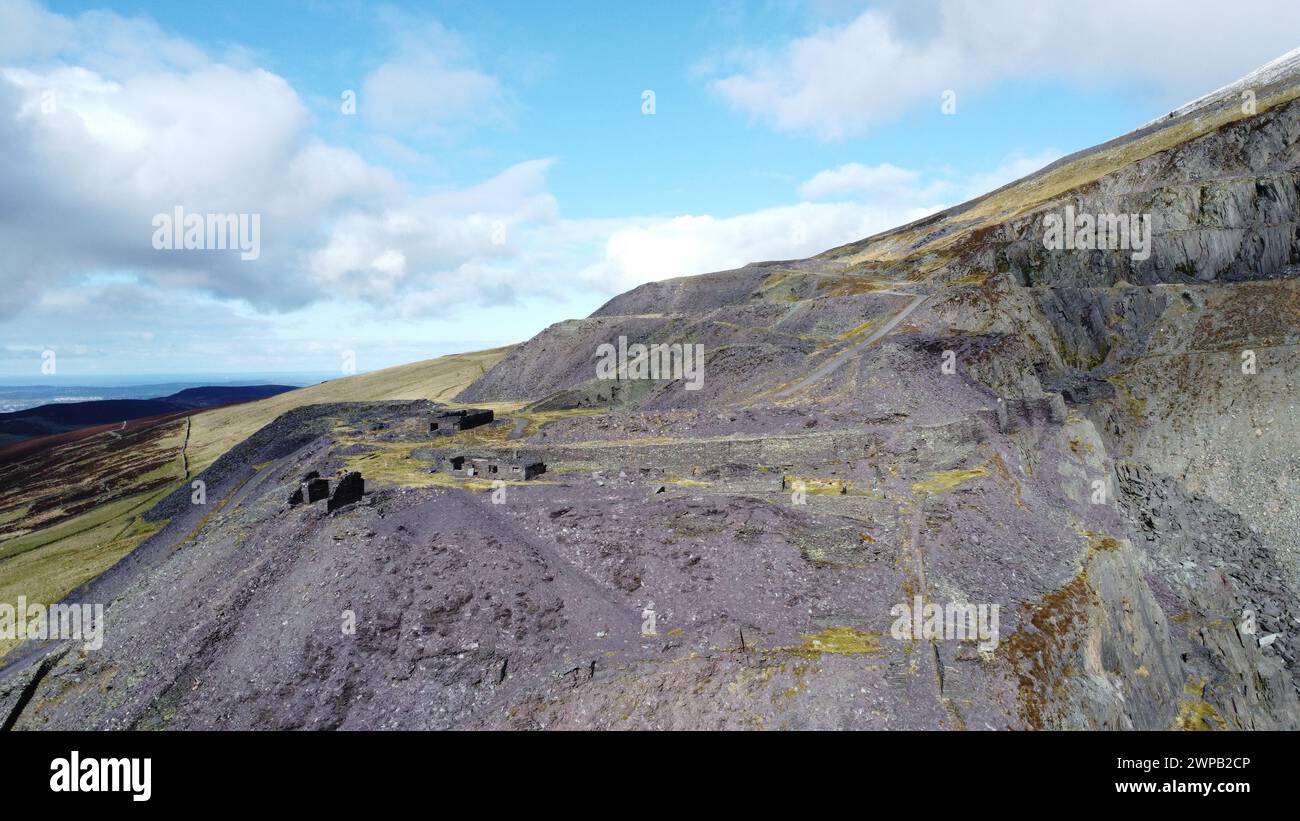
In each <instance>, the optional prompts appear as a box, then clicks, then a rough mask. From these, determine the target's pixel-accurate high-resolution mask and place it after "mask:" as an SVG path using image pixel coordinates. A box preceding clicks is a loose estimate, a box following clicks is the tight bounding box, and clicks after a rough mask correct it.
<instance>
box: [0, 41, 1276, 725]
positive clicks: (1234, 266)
mask: <svg viewBox="0 0 1300 821" xmlns="http://www.w3.org/2000/svg"><path fill="white" fill-rule="evenodd" d="M1254 77H1255V79H1254V81H1252V83H1247V85H1249V86H1250V88H1251V90H1253V91H1255V92H1256V94H1255V97H1256V108H1255V109H1254V111H1253V112H1252V111H1249V110H1247V109H1243V108H1242V107H1241V106H1240V104H1239V101H1238V99H1237V98H1236V96H1235V91H1236V90H1239V89H1234V90H1233V91H1234V93H1224V94H1218V95H1211V96H1210V97H1208V98H1206V99H1205V100H1202V101H1200V102H1199V103H1197V104H1196V105H1193V106H1191V107H1189V108H1186V109H1184V110H1180V112H1175V114H1174V116H1171V117H1167V118H1164V119H1162V120H1160V121H1157V122H1156V123H1152V124H1149V125H1148V126H1145V127H1143V128H1141V129H1139V130H1138V131H1135V132H1133V133H1132V134H1129V135H1125V136H1123V137H1120V138H1117V139H1116V140H1112V141H1110V142H1108V143H1106V144H1103V145H1101V146H1098V147H1097V148H1095V149H1091V150H1088V151H1083V152H1079V153H1078V154H1075V155H1073V156H1071V157H1067V158H1065V159H1063V160H1061V161H1059V162H1057V163H1054V164H1053V165H1051V166H1049V167H1048V168H1046V169H1044V170H1042V171H1040V172H1038V173H1036V174H1033V175H1030V176H1029V177H1026V178H1025V179H1023V180H1019V181H1017V182H1015V183H1012V184H1010V185H1008V186H1006V187H1004V188H1001V189H999V190H997V191H995V192H992V193H990V194H988V195H986V196H984V197H980V198H978V199H976V200H973V201H971V202H970V203H965V204H963V205H961V206H958V207H956V208H953V209H949V210H948V211H946V212H943V213H941V214H937V215H934V216H932V217H928V218H926V219H925V220H921V221H918V222H915V223H912V224H909V225H906V226H902V227H901V228H898V229H895V230H894V231H889V232H884V233H882V234H879V235H876V236H874V237H869V238H867V239H865V240H862V241H859V242H855V243H851V244H849V245H846V246H843V247H841V248H837V249H832V250H831V251H828V252H826V253H824V254H821V255H819V256H817V257H814V258H812V259H808V260H797V261H782V262H769V263H761V264H755V265H750V266H746V267H744V268H741V269H737V270H734V271H724V272H718V273H713V274H706V275H702V276H698V277H689V278H679V279H672V280H665V281H661V282H654V283H650V284H647V285H643V286H641V287H639V288H637V289H634V290H632V291H630V292H628V293H626V294H622V295H620V296H617V297H615V298H614V299H612V300H610V302H609V303H607V304H606V305H605V306H603V307H602V308H601V309H600V310H599V311H597V312H596V313H595V314H593V315H592V316H591V317H589V318H587V319H584V320H574V321H569V322H564V323H559V324H557V325H555V326H552V327H551V328H548V329H547V330H545V331H544V332H542V333H541V334H539V335H538V336H537V337H535V338H534V339H532V340H530V341H528V342H526V343H524V344H522V345H520V346H518V347H516V348H515V349H513V350H512V351H510V352H509V353H508V354H506V355H505V356H504V357H503V358H501V359H500V361H499V362H497V363H496V364H495V365H494V366H493V367H492V368H491V369H490V370H488V371H487V372H486V373H484V374H483V375H482V376H481V377H479V378H477V379H476V380H475V381H474V382H473V383H472V384H469V385H468V386H467V387H465V389H464V390H463V391H461V392H460V393H459V395H458V396H457V397H456V398H457V400H458V401H460V402H462V403H476V404H477V403H495V405H494V407H495V408H496V409H497V410H498V412H499V415H500V417H501V418H500V419H499V420H498V421H497V422H495V423H493V424H491V425H486V426H484V427H482V428H476V429H474V430H470V431H465V432H462V433H459V434H456V435H455V436H451V437H441V438H439V439H437V440H433V441H431V440H430V438H429V435H428V427H427V414H428V413H429V411H430V406H429V405H428V404H427V403H413V402H405V403H400V402H385V403H371V402H348V403H340V404H337V405H326V406H320V407H316V408H310V409H302V410H299V411H294V412H292V413H289V414H286V415H284V416H282V417H280V418H278V419H276V421H275V422H273V423H272V424H270V425H268V426H267V427H265V428H262V429H261V430H260V431H258V433H257V434H255V435H253V436H251V437H249V438H248V439H247V440H246V441H243V442H242V443H240V444H239V445H238V446H237V447H234V448H230V449H229V450H228V451H227V452H226V455H225V456H224V457H223V460H221V461H218V462H214V463H213V464H212V467H211V468H210V469H209V470H208V471H207V472H205V473H204V474H202V475H203V476H205V477H207V478H210V479H211V480H212V481H211V486H212V487H213V488H215V493H216V494H219V495H220V498H221V499H222V500H223V501H222V503H221V504H222V506H221V508H220V510H218V511H213V512H211V514H210V515H208V514H204V515H202V516H200V514H199V513H198V512H196V511H194V510H192V509H187V506H186V505H184V504H182V503H183V499H182V498H181V497H180V496H179V495H177V494H173V495H172V496H171V497H169V499H168V500H166V501H164V502H163V503H161V504H160V506H159V507H157V508H155V513H154V515H162V514H167V515H169V516H170V517H171V519H170V523H169V524H168V526H167V529H165V530H163V531H160V532H159V533H158V534H156V535H154V536H153V537H151V538H150V539H149V540H148V542H146V543H145V545H144V547H142V548H141V550H140V551H137V553H136V554H133V556H132V561H134V562H136V563H135V564H134V565H132V564H130V563H124V566H123V567H122V569H121V572H115V573H114V574H109V575H107V576H105V577H104V579H102V580H101V581H100V582H97V583H96V585H98V587H96V585H92V586H91V587H90V588H89V589H88V592H87V595H101V596H103V597H105V598H111V599H116V602H117V603H116V604H114V606H113V608H112V609H111V610H110V618H111V619H113V620H114V623H115V624H116V625H117V630H116V632H114V633H113V634H112V635H111V636H110V638H109V640H108V642H107V643H106V645H105V648H104V649H103V650H102V651H100V652H98V653H91V654H86V655H84V656H81V655H78V654H75V653H71V652H69V653H66V654H65V655H63V656H60V657H59V660H58V662H57V663H54V664H50V665H48V666H46V667H43V668H41V669H40V670H33V669H32V668H31V667H30V666H28V667H26V668H25V671H23V675H25V676H26V678H23V675H17V676H11V677H10V679H8V680H9V681H11V682H13V683H11V684H10V685H9V687H10V692H11V693H12V692H13V691H14V688H15V687H17V686H19V684H18V682H22V683H23V686H26V685H27V684H31V691H32V692H34V693H35V696H34V697H33V698H32V700H31V701H30V703H28V704H27V705H26V707H25V708H23V709H22V710H21V711H20V714H19V715H17V716H16V719H15V720H16V722H17V725H18V726H20V727H30V728H38V727H51V728H67V727H82V726H92V727H112V728H120V727H138V728H152V727H180V728H209V727H279V728H314V727H340V728H354V727H371V728H377V727H384V728H389V727H457V728H467V727H492V728H498V727H513V728H592V727H594V728H635V727H651V728H670V727H675V728H761V727H768V728H781V727H790V728H826V727H854V728H882V729H883V728H890V729H892V728H943V729H1002V728H1014V729H1037V728H1097V729H1166V728H1176V729H1230V728H1232V729H1238V728H1239V729H1268V728H1287V729H1297V728H1300V699H1298V697H1297V692H1298V690H1297V685H1298V684H1300V667H1298V666H1297V665H1296V659H1295V653H1296V650H1297V636H1296V631H1297V625H1300V599H1297V594H1296V587H1295V583H1294V580H1295V578H1296V577H1297V570H1298V569H1300V542H1298V541H1297V538H1298V537H1297V535H1296V534H1297V533H1300V527H1298V526H1300V521H1297V518H1296V517H1297V515H1298V512H1297V509H1296V506H1295V505H1294V504H1293V503H1292V502H1291V496H1292V495H1293V486H1292V485H1289V484H1288V482H1291V481H1293V479H1292V477H1295V476H1296V475H1297V471H1298V470H1300V463H1298V462H1297V460H1298V459H1300V456H1297V454H1300V449H1297V448H1296V447H1295V443H1296V442H1297V441H1300V429H1298V427H1297V426H1300V414H1297V413H1296V407H1295V405H1296V401H1297V391H1296V385H1298V384H1300V363H1298V362H1297V357H1296V356H1295V353H1296V346H1297V344H1300V280H1298V279H1297V276H1296V273H1297V270H1300V230H1297V226H1298V225H1300V185H1298V182H1297V180H1298V177H1297V175H1298V174H1300V102H1297V97H1300V77H1297V75H1296V73H1295V71H1294V70H1293V67H1292V65H1291V62H1290V61H1286V60H1284V61H1282V63H1281V64H1279V65H1275V66H1273V67H1272V68H1270V69H1269V70H1267V71H1263V72H1261V73H1259V74H1257V75H1254ZM1067 213H1071V214H1083V213H1087V214H1093V215H1098V214H1099V215H1103V217H1104V216H1106V215H1119V214H1123V215H1130V214H1136V215H1138V216H1139V217H1144V216H1147V217H1150V224H1151V235H1150V243H1149V245H1148V246H1147V247H1146V250H1147V251H1149V253H1145V252H1139V251H1138V249H1136V248H1133V247H1118V248H1109V247H1101V248H1098V249H1095V250H1093V249H1084V250H1073V249H1070V248H1060V249H1055V248H1048V247H1046V246H1045V244H1044V239H1045V238H1046V237H1048V236H1049V234H1050V225H1051V218H1052V217H1056V218H1059V219H1063V218H1064V216H1065V215H1066V214H1067ZM1138 224H1139V225H1140V224H1141V220H1139V222H1138ZM620 336H623V337H627V339H628V340H629V341H631V342H634V343H643V344H649V343H663V344H668V345H690V346H695V345H701V346H703V349H704V366H705V370H704V379H703V384H702V385H701V388H700V389H699V390H687V389H686V387H687V386H686V382H687V381H688V380H687V379H685V378H681V379H664V380H658V381H656V380H641V379H617V380H608V379H600V378H598V374H599V371H598V370H597V361H598V359H599V357H600V353H599V351H600V347H599V346H601V345H602V344H607V343H609V344H613V343H616V342H617V340H618V338H619V337H620ZM1248 362H1249V363H1250V365H1251V367H1249V368H1247V367H1245V366H1246V364H1247V363H1248ZM434 398H436V397H434ZM196 424H197V420H196ZM469 451H474V452H483V453H488V454H497V455H500V456H503V457H504V456H506V455H513V454H514V453H515V452H516V451H524V452H526V453H527V454H529V455H530V456H531V455H532V454H536V456H537V458H539V459H542V460H544V462H545V463H546V465H547V471H546V473H545V474H543V475H542V476H541V477H540V479H537V480H533V481H527V482H513V483H506V484H504V485H493V484H492V483H490V482H486V481H483V480H482V479H480V478H478V477H471V478H468V479H466V478H462V477H459V476H454V475H450V474H448V473H446V472H445V471H443V470H440V469H439V468H438V466H439V465H440V464H445V463H444V462H443V457H446V456H451V455H456V454H461V453H465V452H469ZM309 470H316V471H319V472H321V473H322V474H323V475H330V474H331V473H334V474H335V475H337V473H338V472H341V471H347V470H359V471H361V472H362V473H363V474H365V476H366V477H367V490H368V495H367V496H366V498H365V499H364V500H363V501H362V502H360V503H358V504H354V505H351V506H349V507H346V508H344V509H341V510H338V511H335V512H333V513H327V512H326V511H325V510H324V509H322V506H319V505H318V506H316V507H315V508H313V507H311V506H298V507H290V506H289V505H288V503H287V502H286V498H287V496H288V493H289V492H290V490H291V489H292V488H294V487H295V486H296V484H297V482H298V481H299V480H300V479H301V477H302V476H303V475H304V474H305V473H306V472H307V471H309ZM189 507H192V506H189ZM966 605H971V606H973V607H974V608H976V611H978V612H981V613H985V614H986V615H988V616H990V617H992V614H993V613H996V614H997V616H996V618H997V624H996V628H997V629H996V630H983V631H977V634H976V635H974V636H972V635H969V634H967V633H965V631H962V632H954V630H953V629H951V628H953V627H955V626H956V624H957V622H958V620H959V617H960V618H963V619H964V618H965V615H971V614H973V613H974V612H976V611H967V610H966ZM995 606H996V607H997V608H998V609H997V610H996V611H993V610H991V609H990V608H992V607H995ZM979 608H985V609H984V610H979ZM936 612H937V613H939V614H940V615H939V617H938V618H937V619H936V618H935V617H934V614H935V613H936ZM914 614H915V616H916V617H915V618H912V615H914ZM927 614H928V615H927ZM964 614H965V615H964ZM349 618H352V619H355V625H356V630H355V632H352V633H350V632H348V630H347V629H346V627H343V628H342V629H341V626H342V625H347V624H348V620H349ZM961 623H962V624H963V626H966V625H967V622H965V621H962V622H961ZM927 624H928V627H927ZM970 626H972V627H979V626H982V627H986V628H991V627H993V625H992V624H988V623H986V622H981V624H980V625H974V624H971V625H970ZM117 680H124V681H129V682H132V686H130V687H129V688H126V689H125V691H124V690H123V689H122V688H117V687H115V686H110V685H112V684H113V682H115V681H117ZM33 681H34V683H33ZM4 698H5V696H4V693H3V692H2V691H0V704H2V703H4Z"/></svg>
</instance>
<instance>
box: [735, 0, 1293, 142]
mask: <svg viewBox="0 0 1300 821" xmlns="http://www.w3.org/2000/svg"><path fill="white" fill-rule="evenodd" d="M1297 30H1300V4H1296V3H1295V2H1293V0H1254V2H1243V3H1237V4H1224V3H1222V2H1219V0H1149V2H1144V3H1132V2H1128V0H1091V2H1088V3H1086V4H1083V5H1081V6H1078V7H1071V8H1064V7H1062V6H1060V5H1057V4H1052V3H1042V2H1038V0H933V1H932V2H929V3H922V4H919V5H915V4H893V5H892V6H887V7H883V8H872V9H869V10H867V11H864V12H863V13H862V14H860V15H859V16H858V17H857V18H855V19H854V20H852V21H851V22H849V23H847V24H845V25H842V26H833V27H823V28H821V29H819V30H818V31H816V32H814V33H812V34H810V35H808V36H805V37H800V38H797V39H794V40H792V41H790V42H788V43H787V44H785V45H784V46H783V47H780V48H778V49H775V50H770V51H765V52H758V53H754V52H752V51H751V52H747V53H745V54H744V55H742V56H741V57H740V58H739V62H740V65H739V66H738V67H737V68H735V69H733V70H732V71H731V73H729V74H726V75H725V76H720V77H717V78H716V79H715V80H714V81H713V83H712V86H713V88H714V90H715V91H716V92H717V93H718V94H719V95H721V96H722V98H723V99H725V100H726V101H727V102H728V103H729V104H730V105H731V106H733V107H734V108H736V109H737V110H739V111H742V112H745V113H748V114H750V115H752V116H754V117H757V118H759V119H761V120H763V121H766V122H768V123H770V124H772V125H773V126H775V127H776V128H778V129H780V130H784V131H797V132H810V133H813V134H816V135H817V136H819V137H821V138H824V139H831V140H836V139H843V138H845V137H850V136H855V135H860V134H863V133H865V132H867V131H869V130H870V129H872V128H874V127H877V126H880V125H882V124H885V123H889V122H892V121H894V120H896V119H897V118H898V117H899V116H901V115H902V114H903V113H904V112H906V111H908V110H911V109H914V108H916V107H917V106H930V105H932V106H934V110H935V111H938V110H939V104H940V97H941V95H942V94H943V92H944V91H945V90H948V89H952V90H955V91H956V92H957V93H958V95H959V100H960V95H963V94H967V93H972V92H978V91H981V90H985V89H988V88H991V87H992V86H994V85H996V84H998V83H1000V82H1003V81H1005V80H1008V79H1011V78H1018V77H1019V78H1032V79H1038V80H1042V79H1062V80H1065V81H1069V82H1073V83H1076V84H1078V85H1080V86H1085V87H1094V88H1095V87H1097V86H1099V85H1109V86H1112V87H1117V86H1130V87H1131V86H1134V85H1149V86H1154V87H1156V88H1158V89H1160V90H1162V91H1163V92H1165V93H1166V94H1167V95H1169V96H1170V97H1171V100H1173V101H1177V100H1181V99H1182V98H1186V97H1192V96H1195V95H1198V94H1200V93H1202V92H1204V90H1205V89H1207V88H1216V87H1218V86H1220V85H1223V84H1225V83H1227V82H1230V81H1232V80H1235V79H1236V78H1237V77H1239V76H1241V75H1243V74H1245V73H1247V72H1249V71H1250V70H1251V69H1253V68H1255V67H1257V66H1258V65H1260V64H1262V63H1264V62H1267V61H1269V60H1271V59H1273V58H1275V57H1277V56H1279V55H1281V54H1283V53H1285V52H1286V51H1288V50H1290V49H1291V48H1293V47H1294V45H1295V43H1294V36H1295V32H1296V31H1297ZM958 110H959V111H960V105H959V109H958Z"/></svg>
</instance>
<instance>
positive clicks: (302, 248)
mask: <svg viewBox="0 0 1300 821" xmlns="http://www.w3.org/2000/svg"><path fill="white" fill-rule="evenodd" d="M35 12H37V14H36V16H35V17H34V18H33V10H32V8H28V7H26V6H18V5H14V4H12V3H9V4H7V5H3V6H0V20H4V19H7V20H14V19H17V18H18V17H19V14H20V13H21V14H22V15H23V17H22V19H23V20H27V19H28V18H32V19H35V20H36V22H35V23H33V24H32V25H35V26H38V27H40V26H47V27H49V26H53V27H54V28H55V29H57V31H56V32H54V33H47V36H45V37H44V38H42V36H40V35H41V31H36V32H29V34H30V39H31V40H32V41H33V42H37V43H39V42H54V41H55V40H56V39H57V40H61V41H62V42H63V43H64V46H63V48H64V51H62V52H60V55H61V56H62V57H64V58H65V59H67V58H68V57H69V55H72V56H76V57H83V58H85V63H86V64H87V65H91V64H94V65H104V66H111V71H110V70H108V69H105V70H103V71H101V70H96V69H94V68H89V67H87V65H66V64H63V63H61V62H60V63H48V64H47V63H42V62H39V61H37V62H29V63H28V64H26V65H22V66H15V67H8V68H0V155H3V156H4V157H5V158H6V161H5V162H4V163H0V211H3V213H4V214H5V217H4V219H3V220H0V245H3V247H4V248H5V254H4V257H3V259H2V260H0V286H2V287H3V288H4V291H5V294H6V298H5V300H3V302H2V303H0V313H3V314H6V315H13V314H14V313H15V312H17V311H19V310H21V309H22V308H23V307H24V305H27V304H30V302H31V301H32V300H33V299H35V298H36V297H37V296H38V295H40V294H41V293H42V292H43V291H48V290H50V289H53V288H58V287H60V286H61V285H62V284H63V283H64V282H65V281H67V280H68V278H69V277H75V276H77V275H79V274H81V273H84V272H86V271H91V270H98V271H111V270H129V271H134V272H137V273H138V274H139V275H140V276H141V277H143V278H144V279H146V280H148V281H150V282H152V283H153V284H155V285H157V286H163V287H172V288H178V289H197V290H199V291H202V292H206V293H209V294H212V295H214V296H217V297H219V298H224V299H232V300H246V301H248V302H250V303H252V304H253V305H256V306H257V307H259V308H263V309H272V310H286V309H291V308H294V307H297V306H301V305H304V304H307V303H309V302H312V301H315V300H318V299H335V298H351V299H357V300H362V301H367V302H372V303H376V304H382V303H386V302H387V303H391V302H393V301H395V300H399V299H401V298H402V297H403V296H404V294H406V293H408V292H410V291H413V290H418V289H421V288H437V287H438V286H439V285H440V284H443V283H445V282H454V283H455V287H453V288H449V289H447V297H446V298H445V299H442V300H440V301H439V302H438V304H439V305H442V306H443V307H444V308H445V307H446V306H448V305H450V304H453V303H454V301H455V299H462V300H463V299H473V298H474V294H475V293H476V289H479V288H480V287H481V288H483V289H488V290H490V291H491V293H492V294H493V295H494V297H493V298H496V299H500V298H501V293H502V292H501V289H500V287H499V285H500V283H499V282H498V281H497V279H499V277H495V278H494V277H492V276H488V275H486V274H481V275H480V274H476V273H474V272H475V271H477V270H480V269H481V267H482V265H481V264H482V263H483V262H484V261H491V260H503V259H509V258H512V257H514V256H516V255H524V254H526V253H527V241H528V239H529V236H530V231H531V230H532V229H533V228H534V227H535V226H537V225H542V224H547V223H551V222H554V221H555V220H556V219H557V213H556V206H555V202H554V199H553V198H552V197H551V196H550V194H549V193H547V192H546V190H545V188H546V171H547V169H548V168H549V166H550V161H549V160H537V161H532V162H524V163H519V164H517V165H515V166H513V167H511V168H508V169H506V170H505V171H503V172H502V173H500V174H498V175H496V176H495V177H492V178H489V179H487V180H485V181H483V182H481V183H479V184H477V185H470V186H468V187H462V188H454V189H447V190H441V191H435V192H433V193H427V194H421V195H416V194H413V193H411V192H410V191H408V190H407V188H406V186H405V185H404V184H403V183H402V182H400V181H399V180H398V179H396V178H394V177H393V175H392V174H391V173H390V172H389V171H387V170H385V169H383V168H380V167H378V166H375V165H372V164H371V163H369V162H368V161H367V160H366V159H364V158H363V157H361V156H360V155H358V154H357V153H355V152H354V151H352V150H350V149H347V148H342V147H338V146H334V145H329V144H327V143H324V142H322V141H321V140H319V139H317V138H315V137H313V136H312V135H311V133H310V131H309V128H310V125H311V123H310V121H309V117H308V113H307V109H306V107H305V105H304V104H303V102H302V100H301V99H300V97H299V96H298V94H297V92H296V91H295V90H294V89H293V88H292V87H290V85H289V84H288V83H287V82H286V81H285V80H284V79H283V78H281V77H279V76H277V75H275V74H272V73H270V72H267V71H264V70H261V69H258V68H246V67H240V66H235V65H230V64H227V63H223V62H220V61H218V60H216V59H211V58H208V57H206V56H204V55H202V53H201V52H200V51H198V50H197V49H196V48H194V47H193V46H192V45H190V44H187V43H185V42H183V41H177V40H175V39H173V38H170V37H168V36H166V35H164V34H163V33H161V32H160V31H158V29H157V28H156V26H154V25H153V24H152V23H148V22H147V21H138V20H127V19H124V18H117V17H115V16H113V15H110V14H107V13H94V14H89V13H88V14H86V15H83V16H81V17H79V18H75V19H69V18H62V17H57V16H55V15H49V14H47V13H45V12H43V11H41V10H40V9H35ZM42 15H43V16H42ZM105 32H108V33H113V32H117V33H119V34H121V33H125V34H123V36H122V37H116V36H109V37H108V38H107V40H106V41H105V42H106V46H105V48H106V49H107V51H104V52H97V53H94V54H90V53H86V52H85V51H84V50H83V46H86V44H88V43H91V42H93V36H94V35H98V34H103V33H105ZM127 34H129V35H130V36H126V35H127ZM133 38H134V39H133ZM127 41H130V43H131V46H130V48H127V47H125V46H124V45H122V43H125V42H127ZM444 41H445V42H448V43H450V42H451V41H450V39H449V36H448V38H444ZM119 46H121V47H119ZM86 47H88V46H86ZM404 49H405V51H404V52H403V53H404V54H407V55H409V54H411V53H412V51H411V48H410V47H404ZM444 51H445V52H446V53H447V54H448V55H450V56H457V51H456V48H455V47H454V44H453V45H452V46H448V47H447V48H446V49H444ZM143 54H152V55H154V56H153V57H152V58H149V59H144V58H143V57H141V56H140V55H143ZM458 59H460V58H459V57H458ZM181 64H183V66H182V65H181ZM178 66H180V67H178ZM492 82H493V83H495V81H492ZM462 103H464V104H468V102H467V101H465V100H462V101H461V103H456V105H460V104H462ZM453 108H455V105H453ZM404 111H405V110H404ZM408 113H409V111H408ZM453 114H454V112H453ZM177 206H180V207H182V208H183V209H184V210H185V211H186V212H188V213H200V214H203V213H247V214H259V215H260V217H261V231H262V236H261V247H262V254H261V257H260V258H259V259H258V260H257V261H256V262H248V261H241V260H240V259H239V256H238V254H237V253H230V254H226V253H222V252H167V251H157V250H155V249H154V248H153V246H152V242H151V240H152V236H153V226H152V219H153V216H154V215H155V214H159V213H168V214H170V213H171V212H172V211H173V209H174V208H176V207H177ZM498 224H501V225H505V226H509V230H510V232H511V233H512V234H513V235H514V238H515V239H516V240H517V241H516V242H511V243H500V242H494V241H493V230H494V228H495V227H496V226H497V225H498ZM475 262H477V263H479V267H477V268H476V267H475V266H474V265H471V263H475ZM467 265H469V266H470V267H468V268H467V267H466V266H467ZM536 287H537V288H545V287H547V282H546V281H544V280H538V281H537V283H536ZM522 290H524V291H526V290H528V289H527V288H525V289H522Z"/></svg>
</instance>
